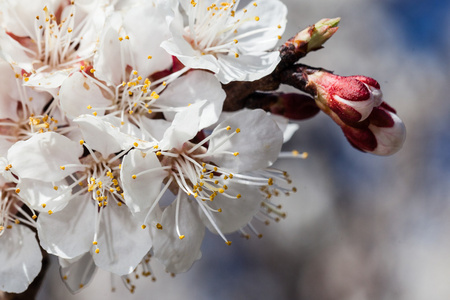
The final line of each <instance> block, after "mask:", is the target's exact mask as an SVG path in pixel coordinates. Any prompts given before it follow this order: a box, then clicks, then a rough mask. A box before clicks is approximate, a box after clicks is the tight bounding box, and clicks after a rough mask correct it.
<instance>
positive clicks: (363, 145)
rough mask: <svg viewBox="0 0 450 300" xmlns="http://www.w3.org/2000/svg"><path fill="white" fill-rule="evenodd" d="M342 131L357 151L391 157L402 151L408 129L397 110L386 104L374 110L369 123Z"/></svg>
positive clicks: (346, 126)
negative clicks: (396, 112)
mask: <svg viewBox="0 0 450 300" xmlns="http://www.w3.org/2000/svg"><path fill="white" fill-rule="evenodd" d="M341 128H342V131H343V132H344V134H345V136H346V137H347V139H348V140H349V142H350V143H351V144H352V145H353V146H354V147H355V148H357V149H359V150H361V151H365V152H369V153H373V154H376V155H391V154H394V153H395V152H397V151H398V150H400V148H401V147H402V145H403V142H404V141H405V137H406V129H405V125H404V124H403V122H402V120H401V119H400V118H399V117H398V116H397V115H396V114H395V110H394V109H393V108H391V107H390V106H389V105H387V104H386V103H384V102H382V103H381V104H380V106H378V107H375V108H373V111H372V113H371V114H370V116H369V117H368V119H367V121H365V122H363V123H361V124H360V126H358V127H352V126H349V125H345V124H344V125H342V127H341Z"/></svg>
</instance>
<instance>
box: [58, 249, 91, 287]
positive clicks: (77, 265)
mask: <svg viewBox="0 0 450 300" xmlns="http://www.w3.org/2000/svg"><path fill="white" fill-rule="evenodd" d="M59 265H60V273H61V277H62V279H63V282H64V284H65V285H66V287H67V288H68V289H69V291H70V292H71V293H72V294H75V293H77V292H79V291H80V290H81V289H82V288H83V287H86V285H87V284H88V283H89V282H90V281H91V279H92V276H93V275H94V273H95V271H96V270H97V267H96V266H95V263H94V259H93V258H92V255H91V254H90V253H89V252H87V253H85V254H82V255H80V256H78V257H76V258H74V259H70V260H69V259H62V258H59Z"/></svg>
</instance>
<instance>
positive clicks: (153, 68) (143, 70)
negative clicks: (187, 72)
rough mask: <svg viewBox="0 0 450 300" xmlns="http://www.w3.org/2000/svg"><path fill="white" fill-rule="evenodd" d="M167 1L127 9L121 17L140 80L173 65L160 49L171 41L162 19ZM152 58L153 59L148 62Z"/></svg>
mask: <svg viewBox="0 0 450 300" xmlns="http://www.w3.org/2000/svg"><path fill="white" fill-rule="evenodd" d="M165 2H166V1H157V2H156V4H155V2H153V3H145V4H144V3H143V4H141V5H139V6H137V7H134V8H132V9H130V10H129V11H128V12H127V13H126V14H125V16H124V20H123V28H124V29H125V32H126V33H127V35H128V36H129V40H127V41H123V42H125V43H129V48H130V51H131V56H132V61H130V62H129V63H128V64H129V65H131V66H133V68H134V69H135V70H137V71H138V72H139V74H140V75H142V77H147V76H149V75H151V74H153V73H155V72H157V71H162V70H165V69H168V68H169V67H170V66H171V65H172V56H171V55H170V54H169V53H167V52H166V51H165V50H164V49H163V48H161V47H160V46H159V45H160V44H161V42H162V41H164V40H167V39H168V38H170V31H169V26H168V25H167V24H166V21H165V18H166V16H167V15H168V14H169V13H170V10H169V9H168V8H167V7H166V3H165ZM149 55H151V56H152V57H153V58H152V59H148V58H147V57H148V56H149Z"/></svg>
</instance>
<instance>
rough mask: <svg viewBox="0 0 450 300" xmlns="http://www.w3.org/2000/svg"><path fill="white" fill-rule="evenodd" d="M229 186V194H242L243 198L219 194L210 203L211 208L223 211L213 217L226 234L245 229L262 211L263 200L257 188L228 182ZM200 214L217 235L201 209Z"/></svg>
mask: <svg viewBox="0 0 450 300" xmlns="http://www.w3.org/2000/svg"><path fill="white" fill-rule="evenodd" d="M227 185H228V189H227V191H226V193H227V194H229V195H233V196H234V195H237V194H241V196H242V197H241V198H235V199H231V198H228V197H225V196H222V195H221V194H220V193H218V194H217V196H216V197H215V198H214V201H212V202H208V205H209V206H210V207H211V208H213V209H219V208H220V209H222V212H220V213H212V216H213V218H214V220H215V223H216V225H217V226H218V227H219V229H220V230H221V231H222V233H224V234H227V233H232V232H235V231H237V230H239V229H241V228H242V227H245V226H246V225H247V224H248V223H249V222H250V221H251V219H252V218H253V216H254V215H255V214H256V213H257V212H258V210H259V209H260V207H261V202H262V200H263V197H262V196H261V194H260V193H259V190H258V188H257V187H254V186H247V185H243V184H239V183H228V182H227ZM199 214H200V216H201V218H202V220H203V222H204V223H205V225H206V226H207V227H208V229H209V230H210V231H211V232H213V233H217V231H216V230H215V229H214V226H212V224H211V222H210V221H209V219H208V218H207V217H206V216H205V214H204V213H203V212H202V211H201V209H199Z"/></svg>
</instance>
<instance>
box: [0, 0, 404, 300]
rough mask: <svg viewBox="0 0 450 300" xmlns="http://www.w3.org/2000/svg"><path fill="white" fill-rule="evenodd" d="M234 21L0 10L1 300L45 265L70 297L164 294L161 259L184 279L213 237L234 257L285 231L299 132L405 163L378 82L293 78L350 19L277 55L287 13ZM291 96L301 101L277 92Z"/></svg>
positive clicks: (188, 14) (60, 9)
mask: <svg viewBox="0 0 450 300" xmlns="http://www.w3.org/2000/svg"><path fill="white" fill-rule="evenodd" d="M124 4H126V5H124ZM238 5H239V1H232V2H215V1H213V2H211V1H203V0H198V1H197V2H195V1H187V0H180V1H166V0H153V1H150V2H140V1H121V2H120V3H116V2H115V1H94V2H92V3H89V4H87V3H78V2H76V1H71V2H68V1H53V2H48V3H47V2H46V1H35V2H33V3H32V4H30V5H29V7H28V9H27V10H26V11H23V10H22V6H23V3H22V1H16V2H8V3H5V4H4V5H3V6H2V8H3V9H4V11H5V14H4V15H3V16H4V18H3V19H2V20H1V22H2V30H1V31H0V56H1V57H2V59H3V60H2V61H1V62H0V69H1V72H0V74H1V75H0V76H2V80H1V81H0V87H1V88H0V90H1V93H0V173H1V176H0V209H1V210H0V243H1V247H0V290H2V291H5V292H7V293H9V294H7V295H6V296H5V297H10V296H11V295H13V294H12V293H22V292H24V291H25V290H27V288H28V287H29V285H30V283H32V282H33V280H36V279H35V278H41V279H42V276H43V271H41V268H42V257H43V256H42V254H41V249H43V250H44V251H45V252H44V256H45V255H46V254H45V253H48V254H51V255H55V256H57V257H58V259H59V264H60V273H61V278H62V280H63V282H64V283H65V285H66V286H67V288H68V289H69V290H70V291H71V292H73V293H75V292H78V291H80V290H81V289H83V288H84V287H85V286H86V285H87V284H88V283H89V282H90V280H91V279H92V277H93V274H94V273H95V270H96V269H97V268H101V269H103V270H106V271H109V272H111V273H112V274H115V275H117V276H120V277H121V278H122V281H123V283H124V285H125V286H126V287H127V288H128V289H129V290H130V291H131V292H133V291H134V289H135V287H134V284H133V282H132V278H136V277H137V276H138V275H142V276H144V277H150V278H152V279H153V280H155V277H154V274H153V271H152V269H151V264H150V262H151V261H152V263H153V259H152V260H151V258H156V260H157V261H159V262H160V263H162V264H163V265H164V266H165V269H166V271H167V272H169V273H173V274H176V273H180V272H185V271H187V270H188V269H189V268H190V267H191V266H192V264H193V263H194V262H195V261H197V260H198V259H199V258H200V257H201V252H200V246H201V243H202V240H203V237H204V235H205V231H206V229H208V230H209V231H211V232H213V233H216V234H217V235H218V236H219V237H220V238H221V239H223V241H224V243H225V244H227V245H230V244H231V241H230V240H229V239H228V237H227V236H228V235H229V234H230V233H233V232H240V233H241V234H242V236H243V237H246V238H249V237H250V236H251V235H255V236H258V237H259V236H261V234H260V233H259V231H258V226H259V224H268V223H270V222H272V221H278V220H279V219H280V218H284V217H285V213H284V212H283V211H282V210H281V207H280V205H279V204H278V203H277V201H276V196H278V195H280V194H285V195H289V194H290V193H293V192H295V191H296V188H295V187H293V186H292V181H291V179H290V178H289V175H288V173H287V172H285V171H282V170H277V169H275V168H273V167H272V164H273V163H274V162H275V161H276V160H277V159H278V158H279V157H285V156H289V157H291V158H295V157H306V154H304V155H298V152H293V153H292V154H286V153H283V152H281V147H282V144H283V142H284V141H285V140H287V139H288V138H289V135H291V134H292V131H293V130H295V125H292V124H289V120H304V119H307V118H310V117H313V116H314V115H316V114H317V113H318V112H319V111H320V110H322V111H323V112H325V113H326V114H328V115H329V116H330V117H331V118H332V120H333V121H335V122H336V123H337V124H338V125H339V126H340V127H341V128H342V130H343V132H344V135H345V136H346V138H347V139H348V140H349V141H350V143H351V144H352V145H353V146H355V147H356V148H358V149H360V150H362V151H365V152H371V153H374V154H378V155H390V154H393V153H394V152H396V151H398V150H399V149H400V147H401V146H402V144H403V141H404V137H405V129H404V125H403V123H402V122H401V120H400V119H399V118H398V117H397V115H396V112H395V110H394V109H393V108H391V107H390V106H389V105H388V104H386V103H385V102H384V101H383V99H382V94H381V90H380V86H379V84H378V83H377V82H376V81H375V80H374V79H371V78H368V77H365V76H350V77H341V76H337V75H334V74H332V73H331V72H329V71H326V70H324V69H321V68H313V67H309V66H305V65H302V64H300V63H298V61H299V60H300V59H301V58H302V57H304V56H305V55H307V53H308V52H310V51H316V50H319V49H321V48H322V45H323V44H324V43H325V42H326V41H327V40H328V39H329V38H330V37H331V36H332V35H333V34H334V33H335V32H336V30H337V25H338V22H339V19H323V20H321V21H319V22H318V23H316V24H315V25H312V26H310V27H308V28H307V29H305V30H303V31H301V32H300V33H298V34H297V35H296V36H295V37H293V38H291V39H289V40H288V41H287V42H286V43H285V44H284V45H282V46H281V48H280V50H279V51H276V50H273V49H274V47H275V46H276V44H277V42H278V41H279V39H280V38H281V35H282V33H283V32H284V29H285V25H286V14H287V9H286V7H285V6H284V4H283V3H281V2H280V1H279V0H258V1H255V2H252V3H250V4H249V5H247V6H246V7H244V8H242V9H240V8H239V7H238ZM280 84H288V85H291V86H293V87H295V88H297V89H298V90H299V92H301V93H298V94H295V93H290V94H285V93H282V92H279V91H277V90H278V88H279V86H280ZM244 108H246V109H244ZM268 112H270V113H268ZM167 199H169V200H167ZM36 235H37V237H38V240H39V243H38V240H37V238H36ZM44 269H45V268H44ZM39 274H40V275H39ZM34 290H35V291H37V289H34V288H33V291H34ZM28 292H30V290H28ZM23 295H25V294H23ZM24 297H28V298H30V297H33V296H30V294H29V293H28V294H26V296H24Z"/></svg>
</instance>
